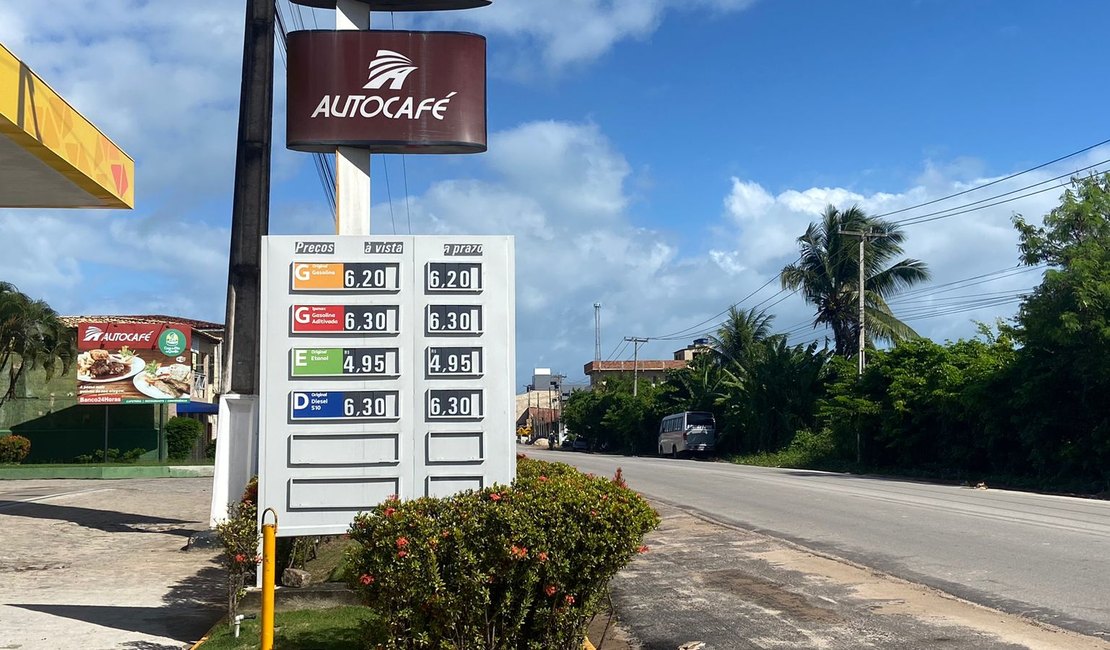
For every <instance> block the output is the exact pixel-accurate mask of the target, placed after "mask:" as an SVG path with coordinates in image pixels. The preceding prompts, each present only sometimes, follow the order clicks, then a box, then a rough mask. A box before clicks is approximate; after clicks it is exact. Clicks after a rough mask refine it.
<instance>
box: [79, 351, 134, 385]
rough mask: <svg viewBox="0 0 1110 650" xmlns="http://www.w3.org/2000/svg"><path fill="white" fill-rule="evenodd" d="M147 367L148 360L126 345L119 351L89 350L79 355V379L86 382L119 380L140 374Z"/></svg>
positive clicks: (99, 382)
mask: <svg viewBox="0 0 1110 650" xmlns="http://www.w3.org/2000/svg"><path fill="white" fill-rule="evenodd" d="M145 367H146V362H145V361H143V360H142V358H141V357H138V356H135V353H134V352H131V351H130V350H128V349H127V348H126V347H125V348H122V349H121V350H120V351H119V352H109V351H108V350H89V351H88V352H82V353H81V354H79V355H77V379H78V380H79V381H84V382H92V383H98V384H102V383H107V382H110V381H119V380H121V379H127V378H128V377H133V376H135V375H137V374H139V373H140V372H142V371H143V368H145Z"/></svg>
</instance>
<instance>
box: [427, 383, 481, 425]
mask: <svg viewBox="0 0 1110 650" xmlns="http://www.w3.org/2000/svg"><path fill="white" fill-rule="evenodd" d="M427 395H428V399H427V404H426V411H425V417H424V419H425V420H427V421H429V422H431V421H435V420H481V419H482V418H483V417H485V413H484V406H485V405H484V404H483V400H482V391H481V389H466V390H429V391H428V393H427Z"/></svg>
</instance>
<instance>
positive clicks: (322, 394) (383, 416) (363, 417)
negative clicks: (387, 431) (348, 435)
mask: <svg viewBox="0 0 1110 650" xmlns="http://www.w3.org/2000/svg"><path fill="white" fill-rule="evenodd" d="M399 401H400V400H399V394H398V391H395V390H346V391H336V390H329V391H316V392H308V391H303V392H302V391H294V392H292V393H289V419H290V421H292V422H326V421H335V420H341V421H345V422H377V421H391V420H396V419H397V418H398V417H400V408H399V406H400V405H399Z"/></svg>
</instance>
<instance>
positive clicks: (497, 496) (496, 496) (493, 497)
mask: <svg viewBox="0 0 1110 650" xmlns="http://www.w3.org/2000/svg"><path fill="white" fill-rule="evenodd" d="M489 500H490V501H500V500H501V495H500V494H498V493H497V492H490V493H489Z"/></svg>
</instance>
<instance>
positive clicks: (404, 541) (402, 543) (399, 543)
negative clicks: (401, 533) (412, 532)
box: [397, 537, 409, 548]
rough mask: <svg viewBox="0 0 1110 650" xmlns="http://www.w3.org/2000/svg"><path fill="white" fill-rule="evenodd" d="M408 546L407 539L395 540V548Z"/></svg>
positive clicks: (399, 538)
mask: <svg viewBox="0 0 1110 650" xmlns="http://www.w3.org/2000/svg"><path fill="white" fill-rule="evenodd" d="M408 545H409V538H408V537H398V538H397V548H405V547H406V546H408Z"/></svg>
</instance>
